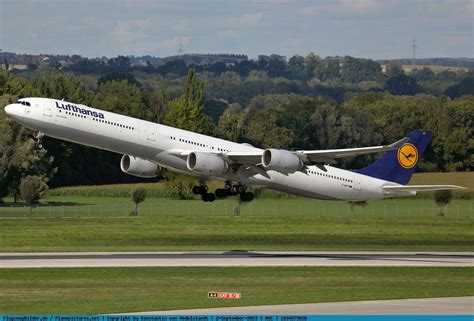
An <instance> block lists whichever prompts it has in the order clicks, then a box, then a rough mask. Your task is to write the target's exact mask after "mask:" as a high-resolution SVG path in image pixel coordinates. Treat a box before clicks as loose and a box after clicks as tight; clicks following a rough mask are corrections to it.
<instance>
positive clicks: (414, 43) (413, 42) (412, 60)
mask: <svg viewBox="0 0 474 321" xmlns="http://www.w3.org/2000/svg"><path fill="white" fill-rule="evenodd" d="M417 47H418V46H417V45H416V39H415V37H413V40H412V45H411V66H412V68H415V64H416V48H417Z"/></svg>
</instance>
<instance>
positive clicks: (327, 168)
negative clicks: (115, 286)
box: [5, 97, 463, 202]
mask: <svg viewBox="0 0 474 321" xmlns="http://www.w3.org/2000/svg"><path fill="white" fill-rule="evenodd" d="M5 112H6V113H7V114H8V115H9V117H11V118H12V119H14V120H15V121H17V122H18V123H20V124H22V125H24V126H26V127H28V128H30V129H32V130H34V131H36V132H37V134H36V136H35V138H36V139H37V146H38V147H39V148H42V138H43V136H44V135H47V136H51V137H55V138H58V139H61V140H65V141H69V142H74V143H78V144H82V145H87V146H92V147H95V148H99V149H104V150H108V151H112V152H115V153H119V154H122V155H123V156H122V158H121V160H120V168H121V170H122V171H123V172H124V173H126V174H129V175H134V176H138V177H145V178H152V177H156V176H158V175H161V174H162V173H163V171H164V170H165V169H166V170H171V171H175V172H180V173H185V174H190V175H194V176H197V177H198V178H199V184H198V185H196V186H193V188H192V192H193V193H194V194H196V195H200V196H201V199H202V200H203V201H205V202H213V201H214V200H216V198H225V197H227V196H237V195H239V197H240V199H241V200H242V201H251V200H252V199H253V198H254V194H253V193H252V192H251V191H250V190H249V188H248V187H250V186H263V187H266V188H270V189H273V190H277V191H280V192H286V193H290V194H295V195H299V196H303V197H307V198H313V199H322V200H340V201H368V200H375V199H385V198H394V197H402V196H414V195H416V194H417V192H418V191H435V190H447V189H459V188H463V187H461V186H455V185H406V184H407V183H408V181H409V180H410V178H411V176H412V175H413V172H414V170H415V166H416V164H417V163H418V161H419V159H420V158H421V156H422V154H423V152H424V151H425V149H426V147H427V146H428V144H429V142H430V141H431V138H432V133H430V132H428V131H423V130H419V129H416V130H414V131H413V132H412V133H411V134H410V135H408V136H407V137H405V138H402V139H400V140H399V141H396V142H394V143H392V144H389V145H381V146H372V147H359V148H347V149H329V150H296V151H289V150H281V149H274V148H268V149H261V148H257V147H254V146H252V145H250V144H247V143H242V144H241V143H235V142H231V141H227V140H223V139H219V138H215V137H211V136H206V135H202V134H198V133H194V132H190V131H186V130H182V129H178V128H173V127H169V126H165V125H161V124H157V123H152V122H149V121H144V120H140V119H136V118H132V117H128V116H124V115H120V114H116V113H112V112H109V111H105V110H100V109H97V108H92V107H89V106H85V105H82V104H75V103H71V102H66V101H64V100H57V99H50V98H39V97H32V98H21V99H19V100H18V101H17V102H15V103H12V104H9V105H7V106H6V107H5ZM381 152H384V154H383V155H382V157H381V158H380V159H378V160H376V161H375V162H374V163H372V164H371V165H369V166H368V167H366V168H362V169H359V170H354V171H350V170H344V169H340V168H337V167H335V166H333V165H334V164H335V163H336V160H337V159H340V158H344V157H354V156H357V155H363V154H369V153H381ZM211 178H217V179H220V180H223V181H224V182H225V183H224V186H223V188H218V189H216V190H215V191H214V192H210V191H209V189H208V186H207V185H206V180H208V179H211Z"/></svg>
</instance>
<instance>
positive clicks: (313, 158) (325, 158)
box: [296, 137, 408, 164]
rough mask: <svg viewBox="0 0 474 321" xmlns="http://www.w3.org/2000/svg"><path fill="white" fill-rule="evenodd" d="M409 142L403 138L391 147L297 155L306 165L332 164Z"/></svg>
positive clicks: (313, 152) (396, 147)
mask: <svg viewBox="0 0 474 321" xmlns="http://www.w3.org/2000/svg"><path fill="white" fill-rule="evenodd" d="M407 141H408V138H407V137H405V138H402V139H400V140H399V141H396V142H395V143H392V144H390V145H380V146H372V147H359V148H346V149H327V150H300V151H296V153H297V154H298V155H299V156H300V158H301V159H302V160H303V162H304V163H306V164H308V163H324V164H332V163H335V162H336V159H337V158H344V157H353V156H358V155H364V154H372V153H380V152H386V151H389V150H394V149H398V148H400V147H401V146H402V145H403V144H405V143H406V142H407Z"/></svg>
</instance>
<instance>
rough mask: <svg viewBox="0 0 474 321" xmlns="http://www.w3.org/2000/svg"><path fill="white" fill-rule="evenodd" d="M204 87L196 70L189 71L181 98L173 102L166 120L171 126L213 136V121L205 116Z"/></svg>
mask: <svg viewBox="0 0 474 321" xmlns="http://www.w3.org/2000/svg"><path fill="white" fill-rule="evenodd" d="M203 108H204V85H203V82H202V81H200V80H199V79H198V77H197V74H196V71H195V70H194V69H189V71H188V76H187V78H186V84H185V86H184V93H183V94H182V95H181V97H179V98H177V99H175V100H173V101H172V102H171V104H170V106H169V109H168V112H167V113H166V116H165V118H164V121H163V122H164V123H165V124H166V125H169V126H173V127H178V128H181V129H185V130H189V131H193V132H197V133H202V134H211V133H212V132H213V129H214V124H213V122H212V120H211V119H210V118H209V117H208V116H206V115H204V112H203Z"/></svg>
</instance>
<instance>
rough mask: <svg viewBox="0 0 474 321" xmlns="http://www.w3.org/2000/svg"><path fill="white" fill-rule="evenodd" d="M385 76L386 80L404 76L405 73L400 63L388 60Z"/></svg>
mask: <svg viewBox="0 0 474 321" xmlns="http://www.w3.org/2000/svg"><path fill="white" fill-rule="evenodd" d="M386 68H387V69H386V72H385V73H386V75H387V77H388V78H392V77H395V76H398V75H404V74H405V72H404V71H403V66H402V64H401V63H399V62H397V61H395V60H390V61H389V62H388V64H387V65H386Z"/></svg>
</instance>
